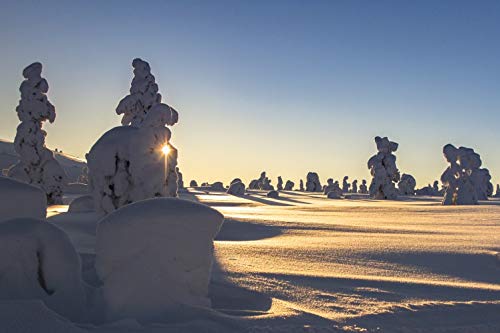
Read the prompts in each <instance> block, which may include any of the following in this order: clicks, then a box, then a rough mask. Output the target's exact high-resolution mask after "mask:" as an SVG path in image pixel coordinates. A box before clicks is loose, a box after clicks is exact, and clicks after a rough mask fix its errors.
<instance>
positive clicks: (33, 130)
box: [8, 62, 67, 205]
mask: <svg viewBox="0 0 500 333" xmlns="http://www.w3.org/2000/svg"><path fill="white" fill-rule="evenodd" d="M23 77H24V78H25V80H24V81H23V82H22V83H21V87H20V88H19V90H20V92H21V100H20V101H19V105H18V106H17V108H16V111H17V116H18V118H19V120H20V121H21V124H19V126H18V127H17V133H16V138H15V140H14V148H15V150H16V152H17V153H18V154H19V157H20V161H19V163H17V164H16V165H14V166H13V167H12V168H11V169H10V170H9V173H8V175H9V176H10V177H13V178H16V179H19V180H22V181H24V182H27V183H29V184H33V185H36V186H39V187H41V188H42V189H43V190H44V191H45V193H46V194H47V203H48V204H49V205H50V204H62V194H63V188H64V186H65V183H66V178H67V177H66V174H65V172H64V170H63V168H62V167H61V166H60V165H59V163H58V162H57V161H56V159H55V158H54V154H53V153H52V152H51V151H50V150H49V149H47V147H45V136H46V135H47V133H46V132H45V131H44V130H43V129H42V125H43V123H44V122H45V121H47V120H48V121H49V122H51V123H52V122H54V120H55V119H56V110H55V108H54V105H52V104H51V103H50V102H49V100H48V98H47V95H46V94H47V92H48V90H49V84H48V83H47V80H45V79H44V78H42V64H41V63H39V62H35V63H33V64H31V65H29V66H28V67H26V68H25V69H24V70H23Z"/></svg>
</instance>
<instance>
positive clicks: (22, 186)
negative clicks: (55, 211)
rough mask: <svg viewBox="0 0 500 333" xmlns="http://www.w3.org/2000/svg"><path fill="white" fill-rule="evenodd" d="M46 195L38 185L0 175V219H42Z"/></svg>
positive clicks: (45, 208) (44, 211)
mask: <svg viewBox="0 0 500 333" xmlns="http://www.w3.org/2000/svg"><path fill="white" fill-rule="evenodd" d="M46 210H47V196H46V195H45V192H43V191H42V190H41V189H40V188H39V187H36V186H33V185H28V184H26V183H23V182H20V181H17V180H15V179H11V178H7V177H1V176H0V221H5V220H10V219H13V218H18V217H30V218H35V219H44V218H45V215H46Z"/></svg>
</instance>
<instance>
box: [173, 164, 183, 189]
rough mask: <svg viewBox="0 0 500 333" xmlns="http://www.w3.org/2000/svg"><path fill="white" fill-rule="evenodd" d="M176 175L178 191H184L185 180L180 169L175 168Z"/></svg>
mask: <svg viewBox="0 0 500 333" xmlns="http://www.w3.org/2000/svg"><path fill="white" fill-rule="evenodd" d="M175 173H176V174H177V189H183V188H184V179H183V178H182V172H181V171H180V170H179V167H177V168H175Z"/></svg>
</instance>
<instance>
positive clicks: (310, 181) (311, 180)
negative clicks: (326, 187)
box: [306, 172, 323, 192]
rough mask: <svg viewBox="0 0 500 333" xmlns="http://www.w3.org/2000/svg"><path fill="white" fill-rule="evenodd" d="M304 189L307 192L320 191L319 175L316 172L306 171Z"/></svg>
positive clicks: (321, 188)
mask: <svg viewBox="0 0 500 333" xmlns="http://www.w3.org/2000/svg"><path fill="white" fill-rule="evenodd" d="M306 179H307V181H306V191H307V192H321V191H322V190H323V187H322V186H321V183H320V181H319V176H318V174H317V173H316V172H308V173H307V177H306Z"/></svg>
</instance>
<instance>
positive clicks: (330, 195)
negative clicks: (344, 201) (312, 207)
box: [326, 190, 341, 199]
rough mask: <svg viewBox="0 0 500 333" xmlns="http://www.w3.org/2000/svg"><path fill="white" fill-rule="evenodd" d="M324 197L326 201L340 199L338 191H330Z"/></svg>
mask: <svg viewBox="0 0 500 333" xmlns="http://www.w3.org/2000/svg"><path fill="white" fill-rule="evenodd" d="M326 197H327V198H328V199H340V198H341V195H340V193H339V191H335V190H334V191H330V192H328V193H327V194H326Z"/></svg>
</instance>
